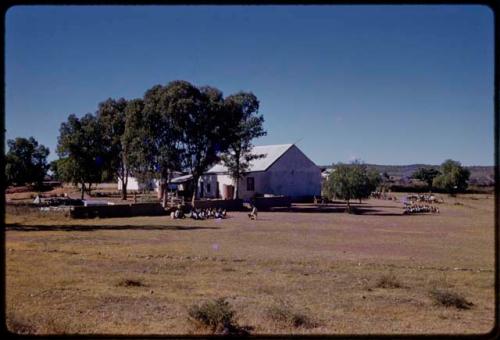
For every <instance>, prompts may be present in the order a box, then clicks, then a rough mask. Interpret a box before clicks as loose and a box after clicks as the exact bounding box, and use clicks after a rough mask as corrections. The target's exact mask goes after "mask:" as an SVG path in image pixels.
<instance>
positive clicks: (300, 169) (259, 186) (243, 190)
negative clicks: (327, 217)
mask: <svg viewBox="0 0 500 340" xmlns="http://www.w3.org/2000/svg"><path fill="white" fill-rule="evenodd" d="M247 177H253V178H254V189H255V190H253V191H249V190H247V178H246V177H245V178H242V179H240V183H239V184H240V185H239V197H240V198H242V199H250V198H251V197H252V196H253V195H255V194H256V193H258V194H272V195H285V196H291V197H299V196H312V195H316V196H318V195H320V194H321V170H320V168H319V167H317V166H316V164H314V163H313V162H312V161H311V160H309V158H307V157H306V156H305V155H304V154H303V153H302V151H300V150H299V149H298V148H297V147H296V146H292V147H291V148H290V149H289V150H288V151H287V152H285V153H284V154H283V155H282V156H281V157H280V158H279V159H278V160H276V162H275V163H274V164H273V165H271V166H270V167H269V168H268V169H267V170H266V171H258V172H251V173H249V174H248V175H247ZM199 183H200V185H201V183H203V186H204V187H203V197H205V198H216V197H222V193H223V190H224V188H223V187H224V184H226V185H234V181H233V179H232V178H231V177H230V176H229V175H227V174H206V175H203V176H202V177H201V178H200V182H199ZM207 184H210V185H209V187H210V191H207V189H208V187H207ZM217 185H218V188H219V191H218V194H219V195H218V196H216V194H217V191H216V187H217ZM200 192H201V190H200V188H199V189H198V193H200Z"/></svg>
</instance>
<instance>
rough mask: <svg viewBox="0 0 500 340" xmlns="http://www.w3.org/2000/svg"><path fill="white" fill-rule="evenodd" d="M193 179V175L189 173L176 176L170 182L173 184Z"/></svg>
mask: <svg viewBox="0 0 500 340" xmlns="http://www.w3.org/2000/svg"><path fill="white" fill-rule="evenodd" d="M192 179H193V175H191V174H189V175H183V176H179V177H175V178H173V179H171V180H170V183H172V184H180V183H185V182H187V181H190V180H192Z"/></svg>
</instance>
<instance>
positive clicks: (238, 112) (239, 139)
mask: <svg viewBox="0 0 500 340" xmlns="http://www.w3.org/2000/svg"><path fill="white" fill-rule="evenodd" d="M224 104H225V106H226V110H227V111H228V113H229V115H230V116H231V120H232V124H231V125H230V126H229V128H230V130H231V134H233V135H234V140H233V141H232V142H231V143H229V147H228V152H227V153H225V154H223V155H222V160H223V162H224V165H225V166H226V167H227V168H228V170H229V174H230V175H231V177H232V178H233V179H234V182H235V191H234V198H236V199H237V198H238V193H239V190H238V189H239V180H240V178H242V177H244V176H245V175H246V173H247V171H248V169H249V167H250V162H251V161H252V160H254V159H257V158H261V157H264V156H265V155H255V154H252V153H251V151H252V147H253V144H252V140H253V139H255V138H258V137H262V136H265V135H266V131H265V130H264V127H263V123H264V117H263V116H262V115H258V111H259V101H258V99H257V97H256V96H255V95H254V94H253V93H249V92H238V93H236V94H234V95H230V96H228V97H227V98H226V99H225V103H224Z"/></svg>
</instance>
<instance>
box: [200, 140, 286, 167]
mask: <svg viewBox="0 0 500 340" xmlns="http://www.w3.org/2000/svg"><path fill="white" fill-rule="evenodd" d="M292 146H293V144H279V145H261V146H254V147H253V148H252V152H251V153H252V154H254V155H265V157H262V158H258V159H254V160H252V161H250V167H249V169H248V172H254V171H266V170H267V169H268V168H269V167H270V166H271V165H272V164H273V163H274V162H276V160H278V158H280V157H281V156H282V155H283V154H284V153H285V152H287V151H288V149H290V148H291V147H292ZM224 172H227V167H226V166H225V165H223V164H222V163H218V164H216V165H214V166H213V167H212V168H211V169H209V170H208V171H207V173H224Z"/></svg>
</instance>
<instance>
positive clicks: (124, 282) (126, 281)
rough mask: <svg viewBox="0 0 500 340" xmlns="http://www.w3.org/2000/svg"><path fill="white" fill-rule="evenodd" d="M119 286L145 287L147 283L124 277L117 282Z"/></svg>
mask: <svg viewBox="0 0 500 340" xmlns="http://www.w3.org/2000/svg"><path fill="white" fill-rule="evenodd" d="M117 286H120V287H143V286H145V284H144V283H142V282H141V281H140V280H130V279H123V280H120V281H119V282H118V283H117Z"/></svg>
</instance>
